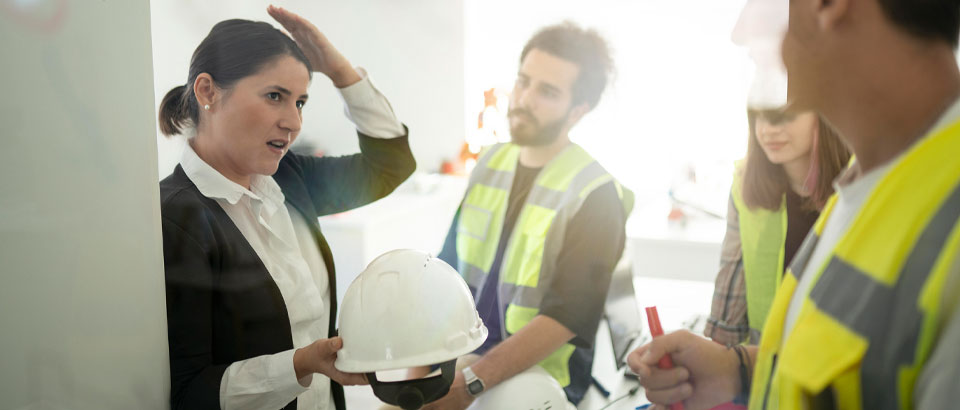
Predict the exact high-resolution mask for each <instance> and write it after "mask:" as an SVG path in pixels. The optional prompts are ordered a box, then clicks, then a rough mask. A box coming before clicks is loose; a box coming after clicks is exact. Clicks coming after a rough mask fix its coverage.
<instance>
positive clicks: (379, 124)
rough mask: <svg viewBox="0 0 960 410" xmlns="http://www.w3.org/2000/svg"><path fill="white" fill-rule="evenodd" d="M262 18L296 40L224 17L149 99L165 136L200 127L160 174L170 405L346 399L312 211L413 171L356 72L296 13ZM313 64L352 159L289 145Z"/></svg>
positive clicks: (379, 104) (361, 198)
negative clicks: (181, 79) (348, 137)
mask: <svg viewBox="0 0 960 410" xmlns="http://www.w3.org/2000/svg"><path fill="white" fill-rule="evenodd" d="M268 12H269V13H270V14H271V16H273V17H274V18H275V19H276V20H277V21H279V22H280V23H281V24H282V25H283V26H284V28H286V29H287V31H288V32H290V33H291V35H292V36H293V40H291V39H290V38H289V37H287V36H286V35H284V34H283V33H282V32H280V31H279V30H277V29H275V28H273V27H272V26H270V25H269V24H267V23H262V22H252V21H246V20H228V21H224V22H221V23H219V24H217V25H216V26H215V27H214V28H213V29H212V30H211V32H210V34H209V35H208V36H207V37H206V39H204V40H203V42H202V43H201V44H200V46H199V47H198V48H197V49H196V51H195V52H194V55H193V58H192V61H191V66H190V72H189V79H188V82H187V83H186V85H183V86H179V87H176V88H174V89H173V90H171V91H170V92H169V93H168V94H167V95H166V97H164V100H163V102H162V103H161V108H160V126H161V130H162V132H164V133H165V134H167V135H173V134H180V133H181V132H183V131H188V130H191V131H192V130H195V133H196V135H195V136H193V137H191V138H190V139H189V144H188V146H187V147H186V148H185V153H184V159H183V160H182V161H181V163H180V165H178V166H177V167H176V169H175V170H174V172H173V174H171V175H170V176H168V177H167V178H165V179H164V180H163V181H161V182H160V191H161V213H162V226H163V252H164V264H165V272H166V294H167V323H168V332H169V344H170V373H171V387H172V391H171V407H172V408H174V409H216V408H221V407H224V408H281V407H282V408H284V409H297V408H300V409H303V408H311V409H313V408H317V409H327V408H331V409H332V408H336V409H343V408H345V405H344V399H343V390H342V387H341V384H358V383H365V382H366V380H365V379H364V378H363V376H361V375H354V374H345V373H341V372H339V371H337V370H336V369H335V368H334V367H333V361H334V360H335V358H336V351H337V350H338V349H339V348H340V346H341V345H342V342H341V341H340V339H339V338H337V337H336V330H335V328H334V322H335V320H336V317H337V315H336V306H337V304H336V300H335V295H336V288H335V285H336V280H335V278H334V264H333V257H332V254H331V252H330V248H329V246H328V244H327V242H326V241H325V239H324V237H323V235H322V233H321V232H320V226H319V225H318V223H317V217H318V216H321V215H327V214H331V213H336V212H342V211H346V210H348V209H351V208H355V207H358V206H361V205H364V204H367V203H370V202H372V201H375V200H377V199H379V198H382V197H384V196H386V195H387V194H389V193H390V192H392V191H393V189H394V188H396V187H397V185H399V184H400V183H401V182H403V181H404V180H405V179H406V178H407V177H408V176H409V175H410V174H411V173H412V172H413V170H414V168H415V166H416V165H415V162H414V160H413V156H412V155H411V153H410V149H409V145H408V143H407V132H406V128H405V127H403V126H402V125H400V123H399V122H397V121H396V118H395V117H394V116H393V112H392V110H391V109H390V108H389V103H387V102H386V100H385V99H384V98H383V96H382V95H380V94H379V92H377V91H376V89H375V88H373V86H372V85H371V84H370V83H369V79H368V78H366V77H365V74H364V73H363V71H362V70H355V69H354V67H353V66H351V65H350V63H349V61H347V59H345V58H344V57H343V56H342V55H341V54H340V53H339V52H338V51H337V50H336V49H335V48H334V47H333V45H332V44H330V42H329V41H328V40H327V39H326V38H325V37H324V36H323V34H322V33H320V31H319V30H317V29H316V27H314V26H313V25H312V24H310V23H309V22H308V21H306V20H305V19H303V18H301V17H299V16H297V15H295V14H293V13H290V12H288V11H285V10H283V9H279V8H273V7H271V8H270V9H268ZM294 40H295V42H294ZM314 71H316V72H320V73H322V74H324V75H325V76H326V77H328V78H330V80H331V81H332V82H333V83H334V85H335V86H336V87H337V88H338V89H340V92H341V94H342V95H343V98H344V101H345V102H346V105H347V107H346V108H347V110H346V111H347V115H348V117H350V118H351V119H352V120H353V121H354V123H355V124H356V125H357V128H358V135H359V145H360V151H361V152H360V153H359V154H355V155H350V156H345V157H337V158H329V157H324V158H316V157H307V156H300V155H296V154H293V153H290V152H288V151H287V149H288V148H289V145H290V144H291V143H292V142H293V140H294V139H295V138H296V136H297V134H298V133H299V131H300V124H301V109H302V107H303V104H304V103H305V102H306V98H307V95H306V94H307V93H306V91H307V88H308V86H309V83H310V79H311V76H312V72H314ZM324 288H326V290H328V291H327V292H323V289H324ZM319 318H323V319H324V320H320V319H319ZM321 322H323V323H321ZM316 335H319V336H316ZM306 337H309V339H305V338H306ZM314 338H315V339H314ZM297 340H300V342H297ZM304 340H308V341H307V342H304ZM315 374H321V375H323V376H315ZM326 376H328V377H330V378H331V379H332V380H333V381H332V382H330V381H329V380H324V377H326ZM318 380H319V381H318ZM323 383H326V384H323ZM317 386H321V387H317ZM298 399H299V400H298Z"/></svg>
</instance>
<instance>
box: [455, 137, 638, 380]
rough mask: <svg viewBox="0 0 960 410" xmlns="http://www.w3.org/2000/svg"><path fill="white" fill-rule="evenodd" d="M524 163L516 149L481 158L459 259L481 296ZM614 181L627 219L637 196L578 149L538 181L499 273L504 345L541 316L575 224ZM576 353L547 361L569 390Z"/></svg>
mask: <svg viewBox="0 0 960 410" xmlns="http://www.w3.org/2000/svg"><path fill="white" fill-rule="evenodd" d="M519 156H520V147H519V146H517V145H514V144H498V145H494V146H492V147H491V148H489V149H487V150H486V151H485V152H483V153H481V155H480V158H479V160H478V162H477V166H476V168H475V169H474V171H473V173H472V174H471V175H470V184H469V186H468V188H467V193H466V196H465V197H464V200H463V203H462V205H461V206H460V221H459V225H458V226H457V258H458V259H459V264H460V266H459V271H460V274H461V275H463V277H464V280H465V281H466V282H467V283H468V284H470V285H471V286H473V287H474V288H475V289H480V288H481V286H482V284H483V282H484V280H486V277H487V274H488V273H489V272H490V268H491V265H493V261H494V258H495V257H496V252H497V246H498V244H499V243H500V235H501V231H502V230H503V219H504V215H505V214H506V210H507V201H508V197H509V195H510V189H511V187H512V185H513V177H514V173H515V171H516V167H517V160H518V158H519ZM611 181H613V182H614V184H615V186H616V188H617V193H618V195H619V196H620V199H621V201H622V202H623V205H624V215H628V214H629V213H630V210H631V208H632V206H633V194H632V193H631V192H630V191H629V190H627V189H625V188H623V187H622V186H621V185H620V184H619V183H617V181H616V180H615V179H614V178H613V176H611V175H610V174H609V173H608V172H607V171H606V170H605V169H604V168H603V167H602V166H601V165H600V163H598V162H597V161H596V160H594V159H593V157H591V156H590V154H588V153H587V152H586V151H584V150H583V148H581V147H580V146H578V145H576V144H570V145H569V146H568V147H567V148H565V149H564V150H563V151H562V152H561V153H560V154H558V155H557V156H556V157H555V158H554V159H552V160H551V161H550V162H549V163H548V164H547V165H546V166H545V167H544V168H543V170H541V171H540V173H539V174H538V175H537V178H536V181H535V182H534V186H533V187H532V188H531V190H530V194H529V195H528V196H527V199H526V202H525V203H524V205H523V209H522V210H521V211H520V215H519V217H518V218H517V222H516V224H515V226H514V228H513V232H512V233H511V234H510V237H509V238H508V240H509V241H508V242H507V246H506V248H505V250H504V258H503V262H502V264H501V267H500V278H499V286H498V289H499V293H500V302H501V303H500V304H499V308H500V318H501V320H502V323H503V326H502V334H501V336H502V337H503V338H504V339H506V337H507V336H508V335H509V334H513V333H516V332H517V331H519V330H520V328H522V327H523V326H526V324H527V323H529V322H530V321H531V320H532V319H533V318H534V317H535V316H536V315H537V314H538V313H539V311H540V309H539V307H540V302H541V301H542V300H543V297H544V296H545V292H546V291H547V289H548V288H549V285H550V283H551V281H552V275H553V272H554V271H555V268H556V266H555V264H556V261H557V258H558V256H559V254H560V251H561V249H560V248H561V246H562V243H563V238H564V233H565V232H566V228H567V224H568V222H569V221H570V220H571V219H572V218H573V216H574V215H575V214H576V213H577V210H579V209H580V206H581V205H582V204H583V201H584V200H585V199H586V198H587V196H589V195H590V193H591V192H593V191H594V190H595V189H597V188H599V187H600V186H602V185H604V184H605V183H607V182H611ZM504 304H505V305H506V306H504ZM574 350H575V348H574V346H573V345H571V344H566V345H564V346H563V347H561V348H560V349H557V350H556V351H554V352H553V354H551V355H550V356H549V357H548V358H547V359H545V360H544V361H542V362H540V366H541V367H543V368H544V369H545V370H546V371H547V372H549V373H550V374H551V375H552V376H553V377H554V378H556V379H557V381H558V382H560V384H561V385H562V386H564V387H566V386H567V385H569V384H570V371H569V368H568V362H569V360H570V356H571V355H572V354H573V352H574Z"/></svg>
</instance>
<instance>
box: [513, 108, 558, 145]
mask: <svg viewBox="0 0 960 410" xmlns="http://www.w3.org/2000/svg"><path fill="white" fill-rule="evenodd" d="M514 116H522V117H524V118H525V120H526V123H524V124H521V125H519V126H515V125H513V124H511V125H510V142H513V143H514V144H517V145H519V146H521V147H542V146H545V145H550V144H552V143H553V142H554V141H556V140H557V138H558V137H559V136H560V131H562V130H563V126H564V124H565V123H566V122H567V117H569V116H570V113H569V112H567V113H566V114H564V116H563V117H560V118H558V119H556V120H554V121H550V122H547V123H544V124H541V123H540V121H539V120H537V118H536V117H534V116H533V115H532V114H530V112H529V111H527V110H524V109H522V108H511V109H510V110H509V111H507V118H510V117H514Z"/></svg>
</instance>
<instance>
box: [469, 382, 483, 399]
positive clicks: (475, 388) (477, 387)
mask: <svg viewBox="0 0 960 410" xmlns="http://www.w3.org/2000/svg"><path fill="white" fill-rule="evenodd" d="M467 390H468V391H470V394H473V395H477V394H480V393H482V392H483V382H481V381H480V380H474V381H473V382H471V383H470V384H468V385H467Z"/></svg>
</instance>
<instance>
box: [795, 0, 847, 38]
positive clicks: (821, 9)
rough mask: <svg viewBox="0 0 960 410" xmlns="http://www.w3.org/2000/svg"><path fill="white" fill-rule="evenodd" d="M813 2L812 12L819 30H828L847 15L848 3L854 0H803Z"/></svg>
mask: <svg viewBox="0 0 960 410" xmlns="http://www.w3.org/2000/svg"><path fill="white" fill-rule="evenodd" d="M805 1H812V2H813V3H814V12H815V13H816V16H817V24H818V26H819V27H820V30H823V31H828V30H832V29H833V28H835V27H836V26H837V25H838V24H839V23H840V21H842V20H843V19H844V18H846V17H847V13H848V12H849V11H850V3H851V2H852V1H854V0H805Z"/></svg>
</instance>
